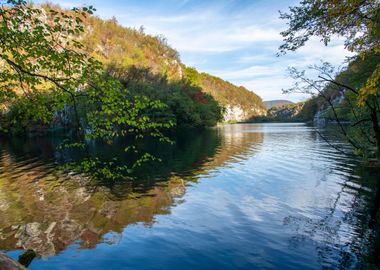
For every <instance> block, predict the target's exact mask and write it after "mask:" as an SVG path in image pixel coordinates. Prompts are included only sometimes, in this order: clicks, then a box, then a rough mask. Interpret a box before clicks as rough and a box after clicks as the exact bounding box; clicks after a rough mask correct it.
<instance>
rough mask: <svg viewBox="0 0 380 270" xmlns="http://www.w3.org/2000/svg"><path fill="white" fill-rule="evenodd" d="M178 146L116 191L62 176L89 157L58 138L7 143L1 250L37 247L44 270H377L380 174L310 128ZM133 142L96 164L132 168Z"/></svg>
mask: <svg viewBox="0 0 380 270" xmlns="http://www.w3.org/2000/svg"><path fill="white" fill-rule="evenodd" d="M325 136H329V134H328V133H326V134H325ZM174 140H175V141H176V144H175V145H173V146H169V145H159V144H156V143H153V142H150V141H146V142H144V143H142V144H141V145H139V147H140V148H141V149H144V148H145V149H148V150H150V152H153V153H154V154H156V155H158V156H160V157H161V158H162V160H163V161H162V162H161V163H157V162H152V163H149V164H145V165H144V166H143V167H141V168H140V169H139V170H135V171H134V173H133V177H134V178H135V179H134V180H131V179H128V178H127V179H123V180H117V181H102V180H101V179H100V180H97V181H94V180H91V179H90V178H89V177H88V175H87V176H85V175H79V174H75V173H73V172H70V171H63V170H61V169H60V166H59V164H62V163H65V162H68V161H73V160H74V161H75V160H81V157H83V153H78V152H75V151H73V152H72V151H63V152H58V151H56V150H55V146H56V145H58V144H59V140H58V139H57V141H54V140H53V141H52V140H46V139H45V140H29V141H24V140H10V141H6V142H5V141H2V142H1V143H0V214H1V219H0V250H6V251H8V254H9V255H11V256H13V257H14V258H17V255H18V253H17V252H16V251H15V250H16V249H19V248H33V249H35V250H36V251H38V253H39V254H40V256H43V257H45V259H41V258H38V259H35V261H33V263H32V265H31V268H30V269H38V270H41V269H57V268H61V269H70V270H71V269H162V268H166V269H360V268H362V269H367V268H371V267H372V268H376V267H378V265H379V250H380V246H379V245H380V240H379V235H380V233H379V232H380V231H379V227H380V226H379V219H380V215H379V205H380V202H379V198H380V191H379V187H380V185H379V182H378V179H379V178H380V177H379V170H378V169H368V168H363V167H361V166H360V164H359V163H358V161H357V160H355V159H354V158H352V157H350V156H348V155H344V154H342V153H340V152H339V151H336V150H335V149H333V148H331V147H330V146H329V145H328V144H326V142H325V141H324V140H323V139H321V138H320V137H319V136H318V134H316V133H315V132H314V131H313V129H312V128H311V127H308V126H306V125H303V124H264V125H252V124H237V125H225V126H221V127H218V128H215V129H213V130H207V131H204V132H200V131H194V130H185V131H184V132H178V133H176V134H174ZM126 143H127V142H126V141H123V140H121V141H119V142H117V143H116V145H115V146H114V147H109V146H105V145H102V144H99V143H94V144H91V145H89V147H88V149H87V150H88V152H87V154H89V155H90V156H91V157H93V158H94V157H98V158H100V159H102V160H111V159H112V158H114V157H117V158H118V160H119V162H120V163H122V164H123V163H128V162H129V160H130V157H128V155H125V153H124V152H123V151H122V149H123V147H124V146H125V145H126ZM333 143H334V144H336V145H338V146H339V147H340V148H343V149H346V147H347V146H346V145H345V144H344V143H342V142H341V141H339V140H338V139H336V140H335V141H334V142H333ZM346 150H349V149H348V148H347V149H346Z"/></svg>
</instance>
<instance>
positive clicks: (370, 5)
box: [279, 0, 380, 159]
mask: <svg viewBox="0 0 380 270" xmlns="http://www.w3.org/2000/svg"><path fill="white" fill-rule="evenodd" d="M280 18H281V19H284V20H287V21H288V29H287V30H285V31H283V32H282V33H281V34H282V36H283V37H284V43H283V44H282V45H281V46H280V48H279V50H280V53H286V52H287V51H295V50H297V49H299V48H300V47H302V46H304V45H305V44H306V42H307V41H308V40H309V39H310V38H311V37H319V38H321V41H322V42H323V43H324V44H325V45H327V44H328V43H329V42H330V41H331V39H332V38H333V37H334V36H341V37H343V38H344V39H345V46H346V48H347V49H348V50H349V51H352V52H355V53H356V54H357V57H360V58H362V59H364V60H367V59H369V58H371V57H375V58H376V59H378V58H377V57H378V55H379V54H380V2H379V1H378V0H303V1H302V2H301V3H300V5H299V6H296V7H290V10H289V13H281V12H280ZM320 71H323V72H322V73H323V74H324V75H322V76H320V77H319V80H315V81H310V80H307V81H305V80H306V78H305V77H304V73H297V72H296V71H294V70H293V75H294V77H296V78H297V79H299V80H300V81H301V82H303V83H305V82H306V83H307V84H309V87H311V88H314V90H316V88H319V87H320V86H321V85H320V84H319V83H320V82H321V81H322V82H323V83H327V84H329V85H336V86H339V87H341V88H343V89H345V90H347V91H348V92H349V93H351V94H353V95H355V97H356V98H355V104H354V106H357V107H360V108H362V109H363V110H364V111H366V112H367V117H366V118H368V119H370V121H371V123H372V129H373V133H374V139H375V142H376V145H377V157H378V158H379V159H380V125H379V110H380V106H379V97H380V63H379V62H377V63H376V64H375V67H374V68H373V69H372V70H371V73H370V74H369V76H366V81H365V82H364V83H362V84H361V85H360V87H352V86H350V85H347V84H344V83H342V82H339V80H336V78H334V77H333V76H332V74H328V71H331V69H329V68H326V66H325V68H322V70H321V69H320ZM327 75H329V76H327ZM298 86H299V85H298ZM325 87H326V85H325ZM296 88H297V85H296ZM296 88H293V89H292V91H297V90H296ZM302 89H303V90H304V91H305V92H309V91H310V88H309V89H306V88H302V87H301V90H302ZM298 90H300V89H298ZM321 91H322V89H321V88H319V90H318V92H319V95H322V94H325V93H324V92H321ZM327 99H330V97H327ZM332 110H334V108H333V106H332ZM337 120H338V119H337ZM338 122H339V120H338ZM342 131H343V130H342ZM343 134H344V135H345V136H346V137H347V134H346V132H345V131H343ZM348 139H349V141H350V142H351V143H352V142H353V141H352V140H351V139H350V138H348Z"/></svg>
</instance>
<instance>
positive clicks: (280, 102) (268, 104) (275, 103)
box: [263, 99, 294, 110]
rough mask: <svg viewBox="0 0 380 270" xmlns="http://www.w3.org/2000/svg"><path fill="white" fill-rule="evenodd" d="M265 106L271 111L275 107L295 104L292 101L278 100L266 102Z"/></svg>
mask: <svg viewBox="0 0 380 270" xmlns="http://www.w3.org/2000/svg"><path fill="white" fill-rule="evenodd" d="M263 103H264V106H265V107H266V108H267V109H268V110H269V109H271V108H273V107H281V106H284V105H289V104H294V102H291V101H290V100H284V99H276V100H268V101H264V102H263Z"/></svg>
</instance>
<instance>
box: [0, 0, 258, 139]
mask: <svg viewBox="0 0 380 270" xmlns="http://www.w3.org/2000/svg"><path fill="white" fill-rule="evenodd" d="M41 10H42V11H43V13H45V12H46V11H51V10H53V13H52V14H53V15H54V16H56V15H57V14H60V15H61V16H62V18H63V19H64V18H65V16H66V15H71V14H75V12H73V11H67V10H62V9H61V8H60V7H59V6H55V5H52V4H45V5H43V6H42V9H41ZM56 12H57V13H56ZM80 23H81V24H82V25H83V29H82V30H83V31H78V33H75V35H73V34H74V33H73V32H72V33H69V34H70V36H71V37H69V39H70V40H71V41H67V44H66V45H67V46H69V47H70V46H71V47H73V46H74V47H75V46H76V44H79V43H78V41H79V42H80V46H81V47H80V49H82V50H83V51H84V54H83V55H87V56H89V57H91V58H93V59H94V60H93V61H99V62H100V63H101V64H102V69H103V73H104V75H103V78H104V79H106V78H112V79H117V80H118V81H120V82H121V83H122V85H123V87H125V88H126V89H127V90H128V94H127V95H124V94H123V95H124V98H128V99H130V98H131V97H132V96H141V95H143V96H145V97H147V98H149V99H152V100H158V101H161V102H162V103H163V106H161V107H160V109H159V110H158V111H157V110H156V112H150V115H152V113H153V115H155V116H158V117H159V118H160V119H161V120H160V121H170V122H172V123H174V124H176V125H177V126H181V125H184V126H194V127H200V126H213V125H215V124H216V123H217V122H222V121H243V120H246V119H248V118H249V117H251V116H254V115H261V114H265V110H264V109H263V105H262V101H261V99H260V98H259V97H258V96H257V95H256V94H254V93H253V92H250V91H248V90H247V89H245V88H243V87H237V86H234V85H232V84H231V83H228V82H226V81H224V80H222V79H220V78H217V77H213V76H210V75H208V74H206V73H198V72H197V71H196V70H194V69H190V68H187V67H186V66H185V65H184V64H183V63H181V61H180V58H179V54H178V52H177V51H176V50H175V49H173V48H171V47H170V46H169V45H168V43H167V41H166V39H165V38H164V37H163V36H152V35H148V34H146V33H145V32H144V28H143V27H141V28H140V29H132V28H128V27H123V26H121V25H120V24H119V23H118V22H117V20H116V18H112V19H110V20H102V19H100V18H98V17H96V16H94V15H90V16H85V17H84V18H81V22H80ZM82 25H81V27H82ZM79 32H81V33H79ZM73 51H74V50H73ZM65 64H67V63H65ZM68 73H69V71H68ZM44 84H45V83H40V82H39V85H40V86H38V87H39V88H46V89H49V88H50V87H51V85H50V84H48V85H47V86H46V85H44ZM73 87H74V86H73ZM21 88H22V87H20V86H16V87H15V88H14V92H15V93H18V95H19V97H20V98H19V99H18V100H17V101H16V102H14V101H13V98H5V99H3V101H2V109H1V115H0V121H1V131H2V132H12V133H24V132H25V131H27V130H29V131H30V130H35V129H36V128H37V129H46V128H48V127H49V126H50V125H51V124H50V123H52V122H53V123H54V126H57V125H58V126H60V125H64V126H70V122H73V121H76V122H77V124H76V125H77V126H79V125H82V124H83V125H85V126H88V124H89V122H90V121H89V120H88V119H86V117H85V116H84V115H86V114H87V113H88V109H89V107H88V106H87V105H88V104H87V103H88V101H87V100H86V98H79V99H78V101H77V102H76V103H78V104H75V106H78V108H76V109H75V114H76V116H75V115H74V113H73V112H70V109H69V108H70V106H71V105H70V104H66V105H69V107H67V106H66V107H65V110H64V111H63V113H61V112H59V113H58V111H60V110H62V108H63V107H62V105H63V101H59V102H58V103H59V104H60V106H56V104H54V103H57V102H56V100H55V101H53V100H52V98H51V97H50V96H51V95H50V94H49V91H50V90H49V91H42V92H41V91H39V92H36V94H35V95H34V94H33V96H34V100H33V99H31V98H30V95H29V96H27V95H23V91H22V89H21ZM37 96H38V97H37ZM54 98H56V97H54ZM37 99H39V100H40V102H38V104H39V106H38V108H37V107H36V106H37V105H33V104H31V103H34V104H36V100H37ZM42 100H43V101H42ZM45 105H46V106H45ZM28 107H36V108H34V109H30V108H28ZM53 110H58V111H56V112H53ZM43 111H45V113H43ZM47 112H49V113H47ZM35 113H38V114H40V115H36V114H35ZM53 114H54V115H53ZM80 114H81V115H80ZM74 118H77V119H76V120H74ZM80 123H82V124H80Z"/></svg>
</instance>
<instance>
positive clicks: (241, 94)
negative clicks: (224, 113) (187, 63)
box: [185, 68, 266, 119]
mask: <svg viewBox="0 0 380 270" xmlns="http://www.w3.org/2000/svg"><path fill="white" fill-rule="evenodd" d="M185 74H186V77H187V78H188V80H189V81H190V82H191V83H192V84H193V85H196V86H199V87H201V88H202V91H204V92H205V93H208V94H210V95H211V96H212V97H214V98H215V100H216V101H217V102H218V103H219V104H220V105H221V106H223V107H224V108H227V107H228V106H230V107H233V106H238V107H240V108H241V109H243V111H245V112H247V114H246V119H249V118H250V117H252V116H256V115H263V114H265V110H266V109H265V106H264V104H263V101H262V99H261V98H260V97H259V96H258V95H256V94H255V93H253V92H252V91H249V90H247V89H246V88H244V87H242V86H240V87H238V86H236V85H233V84H231V83H229V82H226V81H224V80H222V79H220V78H218V77H214V76H211V75H209V74H207V73H198V72H197V71H196V70H195V69H193V68H186V70H185Z"/></svg>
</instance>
